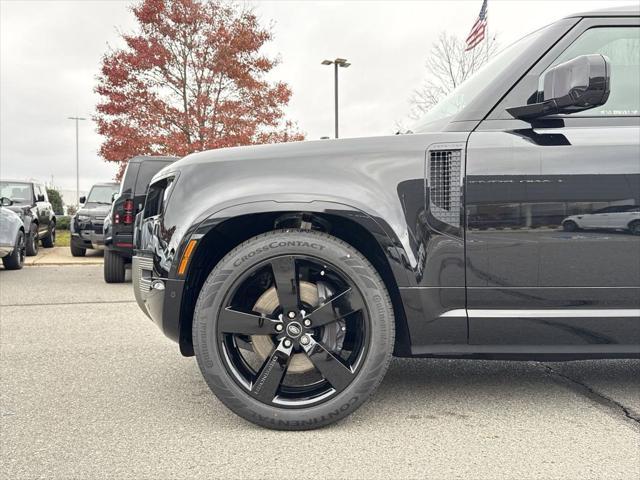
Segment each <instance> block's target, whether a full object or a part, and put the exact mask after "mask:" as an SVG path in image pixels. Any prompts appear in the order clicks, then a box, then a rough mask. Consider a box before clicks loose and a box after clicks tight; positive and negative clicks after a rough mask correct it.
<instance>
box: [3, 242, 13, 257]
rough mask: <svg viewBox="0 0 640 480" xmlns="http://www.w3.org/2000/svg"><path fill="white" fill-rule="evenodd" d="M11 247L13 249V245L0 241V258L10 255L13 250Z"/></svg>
mask: <svg viewBox="0 0 640 480" xmlns="http://www.w3.org/2000/svg"><path fill="white" fill-rule="evenodd" d="M13 249H14V245H10V244H2V243H0V258H4V257H6V256H7V255H11V252H13Z"/></svg>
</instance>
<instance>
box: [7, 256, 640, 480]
mask: <svg viewBox="0 0 640 480" xmlns="http://www.w3.org/2000/svg"><path fill="white" fill-rule="evenodd" d="M0 305H1V315H0V317H1V318H0V322H1V323H0V354H1V363H0V373H1V379H0V412H1V449H2V450H1V454H0V458H1V467H0V476H1V478H7V479H22V478H36V477H37V478H41V477H42V478H61V479H62V478H64V479H71V478H118V479H119V478H136V479H138V478H198V477H206V478H301V477H304V478H345V477H348V478H403V479H404V478H474V479H481V478H486V479H499V478H505V479H514V478H518V479H530V478H531V479H533V478H543V479H548V478H571V479H578V478H580V479H586V478H593V479H605V478H615V479H637V478H640V360H633V361H631V360H616V361H587V362H568V363H554V364H540V363H536V362H490V361H463V360H402V359H397V360H395V361H394V362H393V363H392V366H391V368H390V370H389V373H388V374H387V377H386V379H385V381H384V382H383V384H382V385H381V387H380V389H379V390H378V392H377V393H376V395H375V396H374V397H373V398H372V399H371V401H369V402H368V403H367V404H365V406H364V407H362V408H361V409H360V410H358V411H357V412H356V413H355V414H354V415H352V416H350V417H349V418H347V419H346V420H345V421H343V422H341V423H339V424H336V425H333V426H331V427H328V428H325V429H323V430H319V431H310V432H300V433H285V432H274V431H269V430H264V429H261V428H258V427H256V426H253V425H252V424H249V423H247V422H245V421H244V420H242V419H241V418H239V417H237V416H235V415H234V414H232V413H231V412H229V411H228V410H227V409H226V408H225V407H224V406H223V405H222V404H221V403H220V402H219V401H218V400H217V399H216V398H215V397H214V396H213V395H212V394H210V392H209V390H208V388H207V386H206V385H205V383H204V381H203V380H202V378H201V376H200V373H199V371H198V368H197V365H196V362H195V360H194V359H193V358H183V357H181V356H180V354H179V352H178V349H177V347H176V345H174V344H173V343H172V342H170V341H169V340H167V339H165V338H164V337H163V336H162V334H161V333H160V332H159V331H158V330H157V329H156V327H155V326H154V325H153V324H152V323H151V322H150V321H149V320H148V319H147V318H146V317H145V316H144V315H143V314H142V313H141V312H140V311H139V310H138V307H137V306H136V304H135V302H134V298H133V292H132V290H131V284H130V283H127V284H124V285H107V284H105V283H104V282H103V280H102V267H101V266H99V265H82V266H40V267H38V266H33V267H26V268H24V269H23V270H21V271H15V272H9V271H3V270H2V271H0Z"/></svg>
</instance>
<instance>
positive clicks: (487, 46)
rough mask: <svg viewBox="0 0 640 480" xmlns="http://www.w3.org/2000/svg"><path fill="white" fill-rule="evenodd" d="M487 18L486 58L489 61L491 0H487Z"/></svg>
mask: <svg viewBox="0 0 640 480" xmlns="http://www.w3.org/2000/svg"><path fill="white" fill-rule="evenodd" d="M485 18H486V20H487V22H486V25H487V28H486V30H485V33H486V35H487V45H486V51H487V60H486V63H489V0H487V10H486V12H485Z"/></svg>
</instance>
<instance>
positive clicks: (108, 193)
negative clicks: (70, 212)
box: [70, 182, 120, 257]
mask: <svg viewBox="0 0 640 480" xmlns="http://www.w3.org/2000/svg"><path fill="white" fill-rule="evenodd" d="M119 190H120V184H119V183H117V182H107V183H98V184H96V185H94V186H93V187H91V191H90V192H89V195H88V196H86V197H80V203H82V204H83V205H82V207H81V208H80V210H78V212H77V213H76V214H75V215H74V216H73V218H72V219H71V243H70V247H71V255H73V256H74V257H84V255H85V254H86V253H87V249H102V248H103V247H104V232H103V230H102V229H103V223H104V219H105V218H106V216H107V214H108V213H109V210H110V209H111V203H112V200H113V197H114V195H115V194H116V193H118V191H119Z"/></svg>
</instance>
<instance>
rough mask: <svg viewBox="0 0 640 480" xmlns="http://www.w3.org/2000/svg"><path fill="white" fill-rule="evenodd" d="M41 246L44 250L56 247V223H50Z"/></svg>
mask: <svg viewBox="0 0 640 480" xmlns="http://www.w3.org/2000/svg"><path fill="white" fill-rule="evenodd" d="M42 246H43V247H44V248H53V247H55V246H56V222H51V225H50V226H49V233H48V234H47V236H46V237H44V238H43V239H42Z"/></svg>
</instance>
